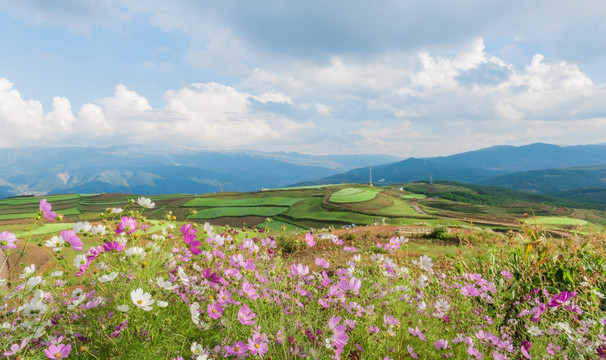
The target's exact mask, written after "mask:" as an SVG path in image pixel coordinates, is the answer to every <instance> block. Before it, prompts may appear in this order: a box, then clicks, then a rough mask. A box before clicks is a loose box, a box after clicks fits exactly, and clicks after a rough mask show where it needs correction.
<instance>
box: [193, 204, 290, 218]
mask: <svg viewBox="0 0 606 360" xmlns="http://www.w3.org/2000/svg"><path fill="white" fill-rule="evenodd" d="M286 210H288V208H287V207H283V206H236V207H217V208H208V209H202V210H198V213H197V214H195V215H192V216H191V218H192V219H214V218H218V217H224V216H230V217H242V216H264V217H269V216H276V215H278V214H282V213H283V212H285V211H286Z"/></svg>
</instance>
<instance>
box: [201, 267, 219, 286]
mask: <svg viewBox="0 0 606 360" xmlns="http://www.w3.org/2000/svg"><path fill="white" fill-rule="evenodd" d="M202 276H204V277H205V278H206V279H207V280H208V281H211V282H214V283H217V284H218V283H219V282H220V281H221V277H220V276H219V275H217V273H216V272H212V270H211V269H210V268H207V269H206V270H204V271H202Z"/></svg>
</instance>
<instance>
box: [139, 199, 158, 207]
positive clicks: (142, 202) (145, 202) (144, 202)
mask: <svg viewBox="0 0 606 360" xmlns="http://www.w3.org/2000/svg"><path fill="white" fill-rule="evenodd" d="M137 203H139V205H141V206H143V207H144V208H148V209H153V208H154V207H155V206H156V204H155V203H153V202H152V201H151V199H147V198H144V197H140V198H139V199H137Z"/></svg>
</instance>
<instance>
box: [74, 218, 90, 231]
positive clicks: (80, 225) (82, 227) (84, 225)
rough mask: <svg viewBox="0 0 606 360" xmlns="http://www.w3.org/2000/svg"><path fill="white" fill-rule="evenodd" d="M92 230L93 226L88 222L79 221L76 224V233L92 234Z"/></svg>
mask: <svg viewBox="0 0 606 360" xmlns="http://www.w3.org/2000/svg"><path fill="white" fill-rule="evenodd" d="M91 229H92V225H91V224H90V223H89V222H88V221H85V222H82V221H78V222H77V223H75V224H74V232H80V233H85V232H90V231H91Z"/></svg>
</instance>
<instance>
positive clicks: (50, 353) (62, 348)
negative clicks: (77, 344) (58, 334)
mask: <svg viewBox="0 0 606 360" xmlns="http://www.w3.org/2000/svg"><path fill="white" fill-rule="evenodd" d="M71 352H72V346H71V345H69V344H68V345H63V344H58V345H54V344H53V345H51V346H49V347H48V348H46V349H44V355H46V357H47V358H49V359H63V358H66V357H68V356H69V353H71Z"/></svg>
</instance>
